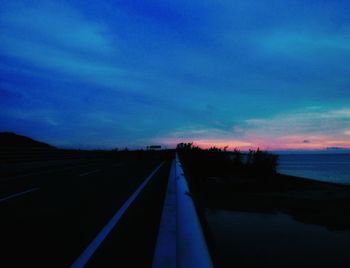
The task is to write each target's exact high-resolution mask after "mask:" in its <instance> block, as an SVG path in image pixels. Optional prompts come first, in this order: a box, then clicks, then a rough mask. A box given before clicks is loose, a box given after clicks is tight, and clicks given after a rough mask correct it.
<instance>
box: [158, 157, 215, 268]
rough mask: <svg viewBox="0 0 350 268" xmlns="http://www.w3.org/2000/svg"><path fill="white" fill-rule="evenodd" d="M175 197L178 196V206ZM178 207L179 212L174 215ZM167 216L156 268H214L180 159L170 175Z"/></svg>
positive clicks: (161, 233)
mask: <svg viewBox="0 0 350 268" xmlns="http://www.w3.org/2000/svg"><path fill="white" fill-rule="evenodd" d="M174 193H176V203H175V198H174V197H175V195H174ZM169 196H170V198H169ZM170 200H171V201H170ZM169 202H170V203H169ZM169 204H172V205H169ZM175 207H176V212H174V211H175V210H174V208H175ZM169 209H170V211H169ZM164 213H165V214H164ZM164 215H167V216H166V219H164V217H163V216H164ZM163 216H162V220H161V225H160V232H159V235H158V241H157V246H156V251H155V255H154V261H153V268H163V267H178V268H199V267H200V268H212V267H213V263H212V260H211V258H210V255H209V251H208V247H207V244H206V241H205V238H204V235H203V232H202V226H201V224H200V221H199V219H198V215H197V212H196V209H195V206H194V203H193V200H192V198H191V194H190V191H189V188H188V185H187V181H186V178H185V175H184V173H183V170H182V167H181V163H180V160H179V158H178V156H176V159H175V160H174V163H173V165H172V168H171V171H170V176H169V182H168V190H167V195H166V198H165V204H164V209H163ZM174 222H176V226H175V225H174ZM174 234H176V235H174ZM174 245H176V250H174ZM165 264H166V265H165ZM164 265H165V266H164Z"/></svg>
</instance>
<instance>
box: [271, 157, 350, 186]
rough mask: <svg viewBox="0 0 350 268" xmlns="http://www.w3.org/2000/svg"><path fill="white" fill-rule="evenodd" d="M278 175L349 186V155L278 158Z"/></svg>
mask: <svg viewBox="0 0 350 268" xmlns="http://www.w3.org/2000/svg"><path fill="white" fill-rule="evenodd" d="M278 171H279V172H280V173H284V174H289V175H294V176H300V177H305V178H311V179H316V180H322V181H330V182H337V183H345V184H350V154H295V155H294V154H289V155H280V156H279V167H278Z"/></svg>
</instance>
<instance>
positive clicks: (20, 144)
mask: <svg viewBox="0 0 350 268" xmlns="http://www.w3.org/2000/svg"><path fill="white" fill-rule="evenodd" d="M0 148H13V149H29V148H38V149H39V148H40V149H56V148H55V147H53V146H52V145H50V144H47V143H44V142H40V141H36V140H33V139H31V138H28V137H26V136H22V135H17V134H15V133H12V132H0Z"/></svg>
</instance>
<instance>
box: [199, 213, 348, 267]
mask: <svg viewBox="0 0 350 268" xmlns="http://www.w3.org/2000/svg"><path fill="white" fill-rule="evenodd" d="M206 218H207V222H208V224H209V228H210V230H211V233H212V237H213V242H214V245H215V252H216V256H217V261H219V263H217V264H218V265H217V267H244V268H246V267H252V268H253V267H259V268H260V267H269V268H275V267H276V268H277V267H278V268H280V267H283V268H288V267H293V268H295V267H300V268H303V267H306V268H312V267H317V268H321V267H327V268H328V267H337V268H348V267H350V254H349V249H350V231H330V230H328V229H326V228H324V227H322V226H318V225H311V224H304V223H301V222H298V221H295V220H294V219H293V218H291V217H290V216H289V215H287V214H282V213H278V214H263V213H246V212H235V211H226V210H207V212H206Z"/></svg>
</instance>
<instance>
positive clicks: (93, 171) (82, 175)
mask: <svg viewBox="0 0 350 268" xmlns="http://www.w3.org/2000/svg"><path fill="white" fill-rule="evenodd" d="M99 171H100V170H99V169H95V170H92V171H88V172H85V173H82V174H79V177H84V176H87V175H90V174H93V173H96V172H99Z"/></svg>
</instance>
